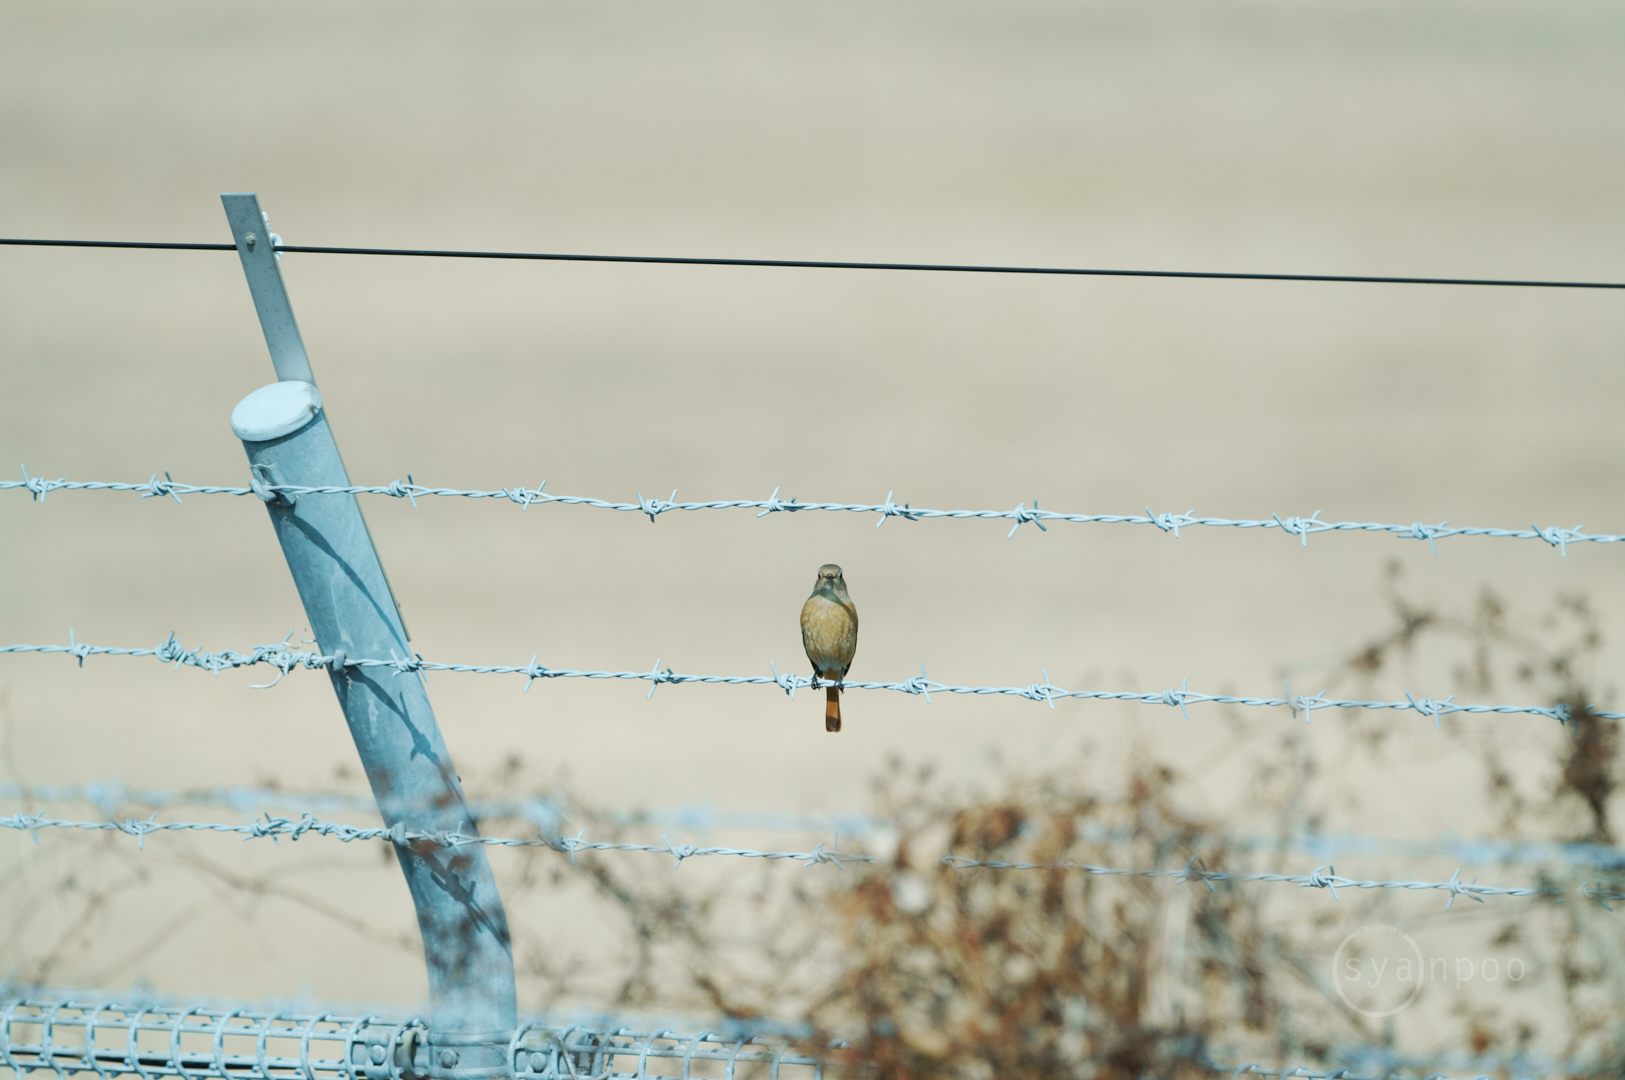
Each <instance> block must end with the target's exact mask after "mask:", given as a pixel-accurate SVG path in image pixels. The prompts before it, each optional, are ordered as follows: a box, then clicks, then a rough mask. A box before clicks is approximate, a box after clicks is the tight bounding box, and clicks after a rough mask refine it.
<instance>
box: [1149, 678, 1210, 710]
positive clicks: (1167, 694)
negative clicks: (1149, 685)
mask: <svg viewBox="0 0 1625 1080" xmlns="http://www.w3.org/2000/svg"><path fill="white" fill-rule="evenodd" d="M1201 696H1202V695H1201V694H1193V693H1191V681H1190V679H1188V678H1187V679H1186V680H1185V683H1184V685H1183V686H1182V687H1181V688H1180V689H1178V690H1164V691H1163V692H1162V693H1161V694H1159V695H1156V696H1155V698H1154V700H1156V701H1160V702H1161V703H1162V704H1164V705H1177V706H1179V711H1180V712H1182V713H1184V714H1185V719H1186V720H1189V719H1190V718H1191V711H1190V710H1189V709H1187V708H1185V703H1186V702H1187V701H1191V700H1194V699H1197V698H1200V697H1201Z"/></svg>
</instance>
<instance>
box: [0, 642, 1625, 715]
mask: <svg viewBox="0 0 1625 1080" xmlns="http://www.w3.org/2000/svg"><path fill="white" fill-rule="evenodd" d="M292 636H293V635H292V634H290V635H288V638H287V639H284V640H282V641H280V642H273V643H271V644H269V645H256V646H254V647H253V649H251V650H250V651H248V652H238V651H236V650H234V649H227V650H226V651H224V652H206V651H204V650H202V649H188V648H186V647H185V646H183V645H181V644H180V642H178V641H177V640H176V639H175V635H174V634H170V635H169V637H168V639H166V640H165V641H163V642H161V643H160V644H158V645H155V646H154V647H152V648H150V649H126V648H116V647H111V646H105V645H89V644H86V643H83V642H80V641H78V640H77V639H76V638H75V637H74V633H73V631H71V630H70V631H69V632H68V644H66V645H29V644H18V645H0V653H63V654H66V655H69V656H72V657H74V658H75V659H77V660H78V661H79V666H80V667H84V664H85V660H86V658H87V657H91V656H152V657H156V658H157V659H159V660H161V661H163V662H165V663H169V664H172V665H173V666H174V668H175V669H177V670H178V669H179V668H181V667H196V668H202V669H203V670H205V671H211V672H214V673H215V674H219V673H220V672H221V671H225V670H228V669H232V668H240V667H253V666H255V665H257V664H265V665H268V666H270V667H273V668H275V669H276V670H277V676H276V678H275V679H273V680H272V681H271V682H269V683H262V684H256V685H255V686H254V688H255V689H268V688H270V687H272V686H275V685H276V684H277V683H279V682H281V681H282V677H283V676H284V675H286V674H288V672H290V671H292V670H294V669H295V668H304V669H306V670H310V671H315V670H339V671H343V670H344V669H346V668H351V667H357V668H392V669H394V671H395V673H396V674H398V675H416V676H418V677H420V678H421V677H422V675H423V673H424V672H427V671H450V672H459V673H464V674H473V675H522V676H524V677H525V691H526V692H528V691H529V690H530V688H531V686H532V685H533V684H534V683H535V682H536V680H537V679H628V680H633V681H641V682H647V683H650V684H651V685H650V686H649V693H648V695H647V697H653V696H654V692H655V690H656V689H658V688H659V687H660V685H661V684H663V683H673V684H680V683H705V684H712V685H722V686H767V685H772V686H777V687H778V688H779V689H781V690H783V691H784V692H785V693H786V694H788V695H789V696H790V697H791V698H792V699H793V698H794V697H795V695H796V691H797V690H804V689H807V688H813V689H822V688H824V687H829V686H838V687H840V688H842V689H843V690H890V691H894V692H897V693H903V694H909V695H913V696H924V698H925V699H926V701H927V702H929V701H930V700H931V695H932V694H969V695H973V696H998V697H1019V698H1025V699H1027V700H1028V701H1042V702H1045V703H1047V704H1048V705H1049V707H1050V708H1051V709H1053V708H1054V707H1055V703H1056V702H1057V701H1062V700H1065V699H1067V698H1080V699H1087V700H1094V701H1136V702H1139V703H1140V704H1142V705H1166V706H1169V707H1171V708H1177V709H1179V710H1180V712H1181V713H1183V714H1184V716H1185V719H1186V720H1190V719H1191V714H1190V711H1189V708H1188V707H1189V706H1191V705H1199V704H1203V703H1212V704H1219V705H1245V706H1249V707H1254V708H1281V707H1285V708H1287V709H1289V710H1291V712H1292V715H1293V716H1297V715H1298V714H1300V713H1301V714H1302V715H1303V718H1304V722H1305V723H1308V722H1309V721H1310V720H1311V718H1312V717H1313V715H1314V713H1315V711H1316V710H1319V709H1392V710H1396V711H1400V712H1414V713H1416V714H1417V715H1419V716H1426V717H1431V718H1432V719H1433V726H1434V728H1435V729H1438V728H1439V727H1440V722H1439V718H1440V717H1441V716H1448V715H1451V714H1453V713H1468V714H1474V715H1478V714H1497V715H1518V714H1522V715H1529V716H1545V717H1550V718H1551V719H1553V720H1556V721H1558V722H1559V723H1565V724H1566V723H1567V722H1568V721H1569V719H1570V715H1569V707H1568V706H1567V705H1565V704H1562V703H1559V704H1556V705H1549V706H1541V705H1464V704H1459V703H1457V702H1456V700H1455V695H1454V694H1451V695H1450V696H1449V697H1446V698H1443V699H1435V698H1427V697H1424V698H1417V697H1415V696H1413V695H1411V694H1406V695H1405V700H1404V701H1359V700H1355V699H1350V698H1328V697H1327V696H1326V695H1325V693H1324V692H1321V693H1319V694H1294V693H1292V692H1290V690H1288V691H1286V692H1285V693H1284V694H1283V695H1282V696H1281V697H1242V696H1238V695H1235V694H1203V693H1198V692H1197V691H1194V690H1191V689H1190V688H1189V685H1188V684H1187V685H1186V686H1183V687H1181V688H1180V689H1177V690H1175V689H1171V688H1170V689H1167V690H1157V691H1151V692H1142V691H1134V690H1068V689H1066V688H1065V687H1060V686H1055V685H1053V684H1052V683H1051V682H1050V681H1049V672H1048V671H1047V670H1045V671H1044V681H1043V682H1041V683H1030V684H1028V685H1026V686H958V685H954V684H952V683H942V682H937V681H936V680H934V679H931V678H929V677H927V675H926V672H925V666H924V665H923V664H922V665H921V666H920V674H919V675H917V676H911V677H909V678H907V679H904V680H902V681H901V682H866V681H859V680H853V679H842V680H831V679H823V678H818V677H810V676H806V675H796V674H793V673H790V672H784V673H781V672H780V671H779V669H778V666H777V665H776V664H774V663H771V662H770V663H769V664H768V668H769V669H770V670H771V672H772V674H770V675H693V674H688V673H684V672H677V671H673V670H672V669H671V668H670V667H666V668H662V667H661V666H660V660H659V659H656V660H655V663H654V667H653V668H651V669H649V670H648V671H597V670H595V671H582V670H577V669H574V668H550V667H547V666H545V665H543V664H539V663H537V657H536V656H532V657H531V660H530V663H528V664H443V663H438V662H436V661H432V660H425V659H423V657H422V656H420V655H417V654H413V655H411V656H392V657H390V658H389V659H388V660H382V659H377V658H360V657H352V656H342V655H332V656H324V655H322V654H321V653H319V652H316V651H314V650H301V649H297V648H293V647H291V646H290V645H289V644H288V640H289V639H291V638H292ZM537 655H540V654H537ZM1590 711H1591V715H1593V716H1597V717H1601V718H1603V719H1608V720H1625V713H1621V712H1608V711H1604V710H1600V709H1593V710H1590Z"/></svg>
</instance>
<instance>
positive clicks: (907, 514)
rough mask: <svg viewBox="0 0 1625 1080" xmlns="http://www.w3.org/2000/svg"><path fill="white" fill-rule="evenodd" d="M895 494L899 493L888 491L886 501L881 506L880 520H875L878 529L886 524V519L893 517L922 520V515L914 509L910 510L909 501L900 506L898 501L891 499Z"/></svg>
mask: <svg viewBox="0 0 1625 1080" xmlns="http://www.w3.org/2000/svg"><path fill="white" fill-rule="evenodd" d="M895 494H897V493H896V492H895V491H888V492H886V501H885V502H884V503H882V504H881V506H880V520H879V521H877V522H875V528H877V529H878V528H880V527H881V526H882V525H884V524H886V519H887V518H891V517H900V518H905V519H907V520H909V521H918V520H920V515H919V514H917V513H915V512H914V511H913V510H910V509H909V508H908V503H904V504H903V505H902V506H898V505H897V504H896V503H894V502H892V501H891V497H892V496H893V495H895Z"/></svg>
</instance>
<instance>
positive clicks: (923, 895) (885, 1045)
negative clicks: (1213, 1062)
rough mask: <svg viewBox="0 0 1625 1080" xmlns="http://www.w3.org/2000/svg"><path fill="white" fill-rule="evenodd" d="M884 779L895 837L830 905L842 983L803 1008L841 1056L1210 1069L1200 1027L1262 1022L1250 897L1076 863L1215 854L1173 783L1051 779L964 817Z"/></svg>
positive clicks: (1012, 1071) (1092, 1069) (1062, 1071)
mask: <svg viewBox="0 0 1625 1080" xmlns="http://www.w3.org/2000/svg"><path fill="white" fill-rule="evenodd" d="M890 780H891V782H890V783H889V784H888V785H887V789H886V794H885V805H883V812H884V813H886V814H887V815H888V816H890V817H892V818H893V819H894V820H898V821H901V822H906V823H907V824H906V825H905V828H906V829H907V832H906V833H905V834H904V835H903V836H902V838H901V839H900V840H899V842H898V844H897V848H896V853H895V855H894V856H893V857H892V858H891V859H889V860H887V865H886V866H885V867H884V868H883V869H882V870H880V871H879V872H874V873H868V874H865V875H864V877H863V878H862V880H861V881H859V882H857V883H855V884H853V885H852V886H850V887H848V888H846V889H844V890H842V891H841V892H840V893H839V894H838V895H837V896H836V897H835V898H834V901H833V902H834V903H835V904H836V906H837V908H838V910H839V911H840V913H841V915H842V917H843V924H844V933H845V937H844V941H843V946H844V947H843V953H842V962H843V971H842V973H841V975H840V977H839V979H838V980H837V981H836V983H835V985H834V986H833V987H832V988H831V990H830V991H829V992H828V993H827V995H826V996H825V997H824V999H823V1000H822V1001H821V1002H820V1003H819V1004H818V1005H817V1006H816V1007H815V1008H814V1009H813V1011H812V1016H813V1019H814V1021H815V1023H816V1024H817V1026H818V1027H819V1029H820V1031H821V1033H822V1035H823V1037H824V1038H836V1037H839V1038H841V1039H843V1040H844V1041H845V1043H846V1047H845V1049H844V1051H843V1057H844V1059H845V1060H846V1061H847V1062H849V1063H852V1064H857V1063H864V1064H867V1065H868V1066H869V1068H870V1069H872V1070H873V1075H875V1076H877V1077H888V1078H890V1077H895V1078H899V1080H901V1078H908V1077H928V1076H963V1077H993V1076H998V1077H1012V1078H1014V1077H1058V1076H1076V1077H1098V1078H1101V1080H1106V1078H1115V1077H1124V1078H1127V1077H1143V1076H1167V1077H1176V1076H1187V1075H1189V1076H1196V1075H1207V1073H1208V1070H1207V1069H1206V1068H1204V1067H1203V1064H1202V1063H1203V1062H1204V1061H1205V1059H1206V1051H1207V1045H1208V1040H1209V1035H1210V1033H1212V1032H1213V1031H1214V1030H1216V1029H1220V1028H1224V1027H1228V1026H1238V1027H1241V1026H1245V1027H1251V1028H1253V1029H1262V1028H1264V1027H1266V1026H1268V1025H1269V1024H1270V1023H1271V1020H1272V1016H1271V1013H1272V1007H1273V1002H1274V999H1275V995H1274V992H1273V989H1272V987H1271V985H1270V982H1271V980H1272V978H1273V975H1272V974H1271V972H1272V970H1273V969H1274V968H1275V967H1276V965H1275V964H1273V963H1272V962H1271V961H1270V959H1269V958H1267V956H1266V955H1265V954H1266V952H1267V951H1268V946H1267V945H1265V940H1266V938H1267V935H1265V934H1263V933H1261V928H1260V927H1259V926H1258V924H1257V921H1256V917H1255V916H1256V909H1255V908H1253V907H1252V906H1251V905H1249V904H1248V902H1247V898H1246V897H1245V896H1243V895H1242V894H1240V893H1239V892H1238V891H1237V890H1235V889H1233V888H1230V887H1227V886H1224V885H1222V884H1221V885H1220V886H1219V887H1218V888H1204V887H1203V886H1202V885H1201V884H1196V883H1193V882H1179V881H1175V880H1170V879H1167V878H1147V877H1140V876H1117V875H1096V874H1090V873H1088V872H1086V871H1083V870H1081V869H1078V868H1077V867H1080V866H1082V865H1096V866H1099V865H1107V866H1117V867H1150V866H1157V865H1166V864H1167V863H1168V861H1169V855H1170V853H1181V854H1179V858H1180V859H1181V861H1183V860H1184V859H1185V858H1186V857H1187V856H1186V855H1185V854H1183V853H1188V852H1190V851H1192V850H1198V849H1200V850H1203V851H1205V852H1206V853H1207V854H1208V856H1209V857H1210V858H1216V859H1219V860H1222V859H1223V858H1224V848H1223V845H1222V843H1218V842H1216V838H1215V837H1214V836H1213V835H1212V833H1211V832H1210V830H1208V829H1206V828H1205V827H1204V826H1202V825H1200V824H1198V823H1197V822H1195V821H1193V820H1191V819H1190V818H1188V817H1185V816H1183V815H1181V814H1180V813H1179V812H1178V811H1177V810H1176V809H1175V808H1174V806H1173V805H1172V801H1171V799H1170V792H1171V789H1172V787H1173V785H1174V778H1173V775H1172V774H1171V773H1169V772H1168V771H1167V770H1165V769H1159V768H1145V769H1142V770H1141V771H1140V772H1139V773H1138V774H1137V775H1136V776H1135V777H1134V779H1133V781H1132V783H1131V784H1130V785H1129V788H1128V792H1127V794H1126V795H1125V796H1124V797H1122V798H1119V799H1117V800H1114V801H1107V800H1104V799H1101V798H1098V797H1094V796H1090V795H1088V794H1085V793H1083V792H1081V791H1080V790H1078V785H1077V784H1076V783H1075V782H1071V781H1069V779H1068V774H1067V773H1065V772H1057V773H1055V774H1052V775H1050V776H1047V777H1042V778H1039V779H1037V780H1034V781H1030V782H1027V783H1023V784H1018V785H1013V786H1012V787H1011V788H1010V789H1009V790H1008V791H1007V792H1006V793H1005V794H1004V795H1003V796H1001V797H997V798H993V799H989V800H986V801H982V802H978V803H976V804H974V805H969V806H965V805H960V806H959V807H958V808H955V806H954V804H953V802H952V801H944V802H937V803H935V804H933V803H932V802H931V801H930V799H931V796H930V793H929V792H928V791H925V790H922V787H923V785H918V784H915V785H910V784H907V783H906V782H905V778H904V776H903V774H902V771H901V769H897V768H894V770H893V773H892V775H891V777H890ZM944 833H945V834H946V835H945V836H944V835H943V834H944ZM943 840H946V842H947V843H946V846H947V848H948V849H949V850H951V851H952V852H953V853H955V854H956V855H959V856H963V857H966V858H970V859H975V860H978V861H992V862H1015V863H1036V864H1041V865H1040V866H1038V867H1036V868H1031V869H987V868H978V867H966V868H958V867H956V866H954V865H949V864H945V863H944V862H942V861H941V860H940V859H939V858H938V857H937V856H936V854H934V853H937V852H940V851H942V850H943V846H942V843H941V842H942V841H943ZM916 852H924V853H927V854H925V856H924V857H923V858H917V857H916V855H915V853H916ZM1066 864H1070V865H1066ZM1177 865H1178V864H1177V863H1176V866H1177ZM1187 926H1188V927H1189V928H1190V929H1193V930H1194V931H1195V932H1194V933H1187V932H1186V931H1187Z"/></svg>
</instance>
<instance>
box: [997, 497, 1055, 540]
mask: <svg viewBox="0 0 1625 1080" xmlns="http://www.w3.org/2000/svg"><path fill="white" fill-rule="evenodd" d="M1008 516H1009V517H1012V518H1015V521H1016V523H1015V524H1014V525H1012V526H1010V531H1009V532H1008V533H1006V534H1005V537H1004V538H1005V539H1006V540H1008V539H1010V538H1011V537H1012V536H1015V535H1016V530H1017V529H1019V528H1021V527H1022V526H1023V525H1025V524H1027V522H1029V521H1030V522H1032V523H1033V524H1034V525H1037V526H1038V530H1039V532H1049V530H1048V529H1046V528H1045V527H1044V523H1043V522H1042V521H1040V520H1038V500H1037V499H1034V500H1033V508H1032V509H1031V510H1029V509H1027V508H1026V507H1025V506H1023V505H1021V504H1020V503H1016V508H1015V509H1014V510H1012V511H1010V513H1009V515H1008Z"/></svg>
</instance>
